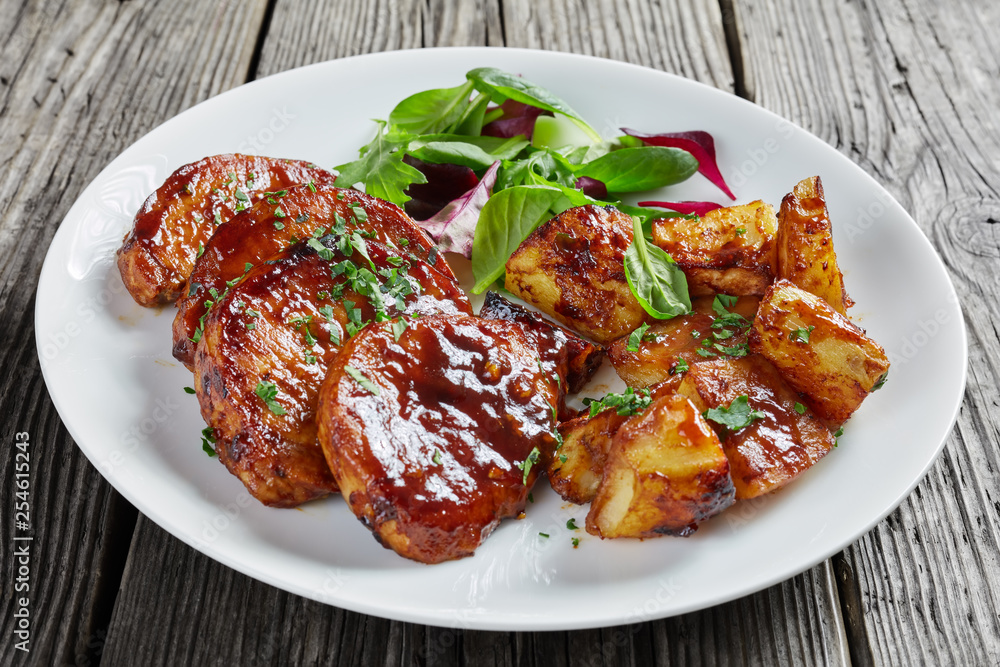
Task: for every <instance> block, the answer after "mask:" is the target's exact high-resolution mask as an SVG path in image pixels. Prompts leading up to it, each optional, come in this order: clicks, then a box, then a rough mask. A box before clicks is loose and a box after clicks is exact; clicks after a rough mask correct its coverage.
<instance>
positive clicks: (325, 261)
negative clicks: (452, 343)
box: [194, 235, 471, 507]
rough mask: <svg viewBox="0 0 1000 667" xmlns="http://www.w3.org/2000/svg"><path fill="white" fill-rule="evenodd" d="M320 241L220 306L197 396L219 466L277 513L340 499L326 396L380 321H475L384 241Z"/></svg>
mask: <svg viewBox="0 0 1000 667" xmlns="http://www.w3.org/2000/svg"><path fill="white" fill-rule="evenodd" d="M341 240H342V237H337V236H333V235H328V236H326V237H324V238H323V239H315V238H311V239H310V241H308V242H300V243H298V244H296V245H294V246H292V247H290V248H288V249H287V250H284V251H282V252H280V253H279V254H277V255H276V256H274V257H273V258H272V259H270V260H268V261H267V262H265V263H263V264H260V265H258V266H256V267H253V268H251V269H250V270H249V271H248V272H247V274H246V275H245V276H244V277H243V278H242V279H240V280H239V282H238V283H236V284H235V285H234V286H233V287H232V288H231V289H230V290H229V292H228V293H227V294H226V295H225V296H222V297H221V298H220V299H219V300H218V301H217V302H214V303H212V304H211V307H210V309H209V311H208V316H207V317H206V318H205V324H204V331H203V337H202V340H201V342H200V344H199V345H198V346H197V351H196V354H195V364H194V366H195V391H196V393H197V395H198V400H199V403H200V405H201V413H202V417H204V419H205V421H206V422H207V423H208V425H209V426H210V427H211V428H212V429H213V432H214V435H215V438H216V451H217V452H218V454H219V459H220V460H221V461H222V462H223V463H224V464H225V465H226V467H227V468H228V469H229V470H230V472H232V473H233V474H234V475H236V476H237V477H239V478H240V480H241V481H242V482H243V483H244V484H245V485H246V487H247V489H248V490H249V491H250V493H251V494H252V495H253V496H254V497H256V498H257V499H258V500H260V501H261V502H262V503H264V504H266V505H271V506H275V507H293V506H295V505H298V504H300V503H303V502H306V501H307V500H311V499H313V498H318V497H321V496H324V495H326V494H328V493H331V492H334V491H336V490H337V485H336V483H335V481H334V478H333V476H332V475H331V474H330V470H329V468H328V467H327V463H326V461H325V460H324V458H323V453H322V451H321V450H320V448H319V445H318V444H317V442H316V422H315V414H316V413H315V410H316V402H317V398H318V395H319V389H320V385H321V384H322V382H323V378H324V377H325V375H326V370H327V367H328V366H329V364H330V363H331V362H332V361H333V359H334V357H336V355H337V352H338V351H339V350H340V348H341V346H342V345H344V343H345V342H346V341H347V340H348V339H349V338H350V337H351V336H353V335H354V334H355V333H357V331H358V330H359V329H360V328H361V327H362V326H364V325H365V323H367V322H369V321H373V322H374V321H381V320H385V319H388V318H391V317H394V316H397V315H400V314H403V313H405V314H407V315H412V316H425V315H431V314H437V313H450V314H455V315H458V314H468V313H471V308H470V306H469V303H468V300H467V299H466V297H465V294H464V293H463V292H462V291H461V290H460V289H459V288H458V286H457V285H456V284H455V283H454V282H453V281H452V280H450V279H448V278H447V277H445V276H444V275H443V274H441V273H439V272H438V271H437V270H435V269H434V268H432V267H431V266H429V265H428V264H427V263H426V262H423V261H421V260H419V259H416V258H414V257H408V258H404V257H401V256H400V254H399V253H397V252H394V251H392V250H391V249H389V248H388V247H386V246H383V245H381V244H379V243H377V242H374V241H367V242H363V241H362V243H359V244H356V245H355V246H354V247H353V248H350V249H349V248H347V247H344V246H343V245H342V244H341Z"/></svg>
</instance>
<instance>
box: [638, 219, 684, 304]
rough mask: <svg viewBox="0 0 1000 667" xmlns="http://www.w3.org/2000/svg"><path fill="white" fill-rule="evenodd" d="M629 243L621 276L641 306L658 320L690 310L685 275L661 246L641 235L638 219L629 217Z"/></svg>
mask: <svg viewBox="0 0 1000 667" xmlns="http://www.w3.org/2000/svg"><path fill="white" fill-rule="evenodd" d="M632 225H633V236H632V243H631V245H629V247H628V250H627V251H626V252H625V278H626V279H627V280H628V285H629V288H630V289H631V290H632V294H633V295H635V298H636V299H638V301H639V304H640V305H642V307H643V309H644V310H645V311H646V312H647V313H649V314H650V315H652V316H653V317H656V318H658V319H661V320H662V319H669V318H671V317H676V316H677V315H682V314H684V313H686V312H689V311H690V310H691V297H690V296H689V295H688V287H687V278H686V277H685V276H684V272H683V271H681V269H680V267H678V266H677V264H676V263H675V262H674V260H673V259H671V257H670V255H668V254H667V253H666V252H664V251H663V249H662V248H658V247H657V246H655V245H653V244H651V243H650V242H649V241H647V240H646V237H645V236H643V234H642V225H641V223H640V221H639V219H638V218H635V217H633V218H632Z"/></svg>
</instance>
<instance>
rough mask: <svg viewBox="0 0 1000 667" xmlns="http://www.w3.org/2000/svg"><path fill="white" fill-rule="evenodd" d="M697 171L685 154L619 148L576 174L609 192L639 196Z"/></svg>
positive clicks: (657, 148)
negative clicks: (640, 193) (637, 194)
mask: <svg viewBox="0 0 1000 667" xmlns="http://www.w3.org/2000/svg"><path fill="white" fill-rule="evenodd" d="M696 171H698V161H697V160H696V159H694V156H692V155H691V154H690V153H688V152H687V151H682V150H680V149H679V148H665V147H663V146H642V147H639V148H622V149H619V150H616V151H612V152H610V153H608V154H606V155H603V156H601V157H599V158H597V159H596V160H593V161H591V162H588V163H587V164H585V165H584V166H583V167H582V168H580V169H578V170H577V171H576V174H577V176H589V177H590V178H596V179H597V180H599V181H601V182H602V183H604V184H605V185H606V186H607V188H608V192H641V191H643V190H653V189H656V188H661V187H663V186H665V185H673V184H674V183H680V182H681V181H683V180H685V179H687V178H689V177H690V176H691V175H692V174H693V173H694V172H696Z"/></svg>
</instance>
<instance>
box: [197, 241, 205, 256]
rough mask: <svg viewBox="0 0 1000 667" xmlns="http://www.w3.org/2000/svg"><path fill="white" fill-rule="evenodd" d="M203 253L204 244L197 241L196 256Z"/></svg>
mask: <svg viewBox="0 0 1000 667" xmlns="http://www.w3.org/2000/svg"><path fill="white" fill-rule="evenodd" d="M204 254H205V245H204V244H203V243H200V242H199V243H198V257H201V256H202V255H204Z"/></svg>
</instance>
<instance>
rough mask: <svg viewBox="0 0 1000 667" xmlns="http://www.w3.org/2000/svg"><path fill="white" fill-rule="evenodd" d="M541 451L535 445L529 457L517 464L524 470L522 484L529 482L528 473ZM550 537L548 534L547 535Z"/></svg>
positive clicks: (536, 461)
mask: <svg viewBox="0 0 1000 667" xmlns="http://www.w3.org/2000/svg"><path fill="white" fill-rule="evenodd" d="M541 454H542V453H541V452H540V451H538V447H533V448H532V450H531V453H529V454H528V458H526V459H524V460H523V461H521V462H520V463H516V464H515V465H516V466H517V467H518V468H520V469H521V470H523V471H524V477H523V478H522V479H521V483H522V484H527V483H528V474H529V473H530V472H531V466H533V465H535V464H536V463H538V457H539V456H541ZM546 537H548V535H546Z"/></svg>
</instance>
